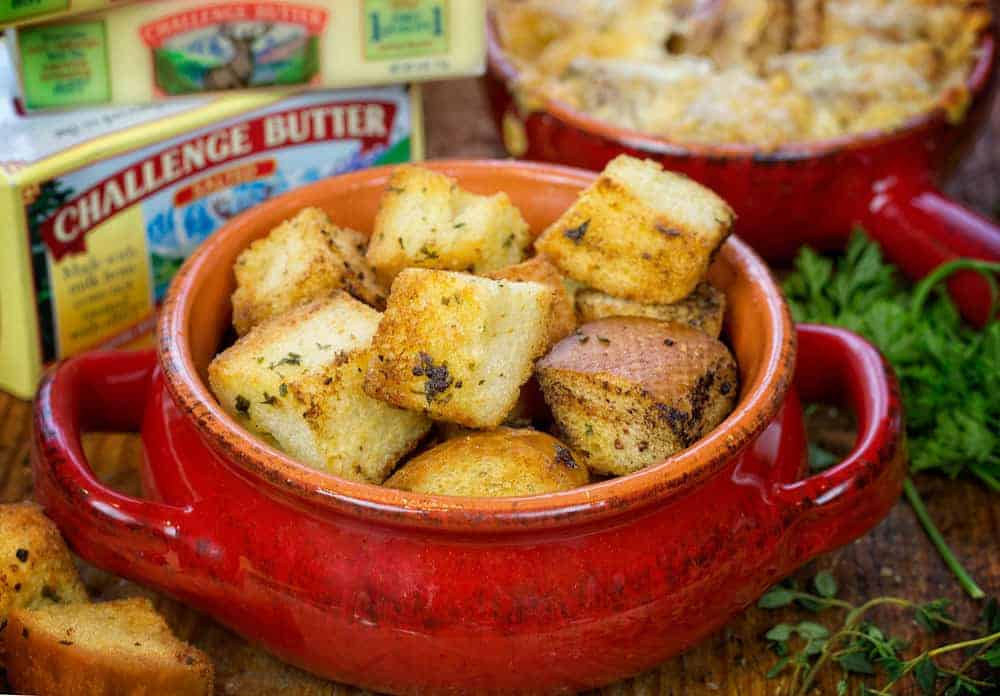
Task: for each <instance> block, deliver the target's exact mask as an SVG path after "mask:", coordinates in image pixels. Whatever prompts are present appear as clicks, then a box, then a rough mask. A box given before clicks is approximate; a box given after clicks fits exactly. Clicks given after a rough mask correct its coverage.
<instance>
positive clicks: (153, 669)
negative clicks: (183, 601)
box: [7, 598, 213, 696]
mask: <svg viewBox="0 0 1000 696" xmlns="http://www.w3.org/2000/svg"><path fill="white" fill-rule="evenodd" d="M111 605H114V606H113V610H114V611H116V612H120V613H121V614H122V615H125V614H133V615H134V614H143V615H148V616H143V617H142V619H143V620H144V621H147V622H148V623H150V624H152V625H153V629H154V630H153V634H152V635H150V634H149V633H146V634H144V635H142V634H139V633H134V634H129V633H123V634H122V635H121V637H120V640H121V642H122V644H121V647H122V649H120V650H115V649H108V648H107V647H106V646H101V647H99V648H94V647H92V646H90V645H88V644H87V643H86V642H84V641H81V640H79V639H78V638H77V635H78V634H79V633H81V632H83V631H84V630H85V628H84V627H83V626H81V625H80V623H81V622H84V621H88V620H89V619H88V618H87V615H86V612H88V611H95V612H96V611H104V612H106V611H108V609H109V607H110V606H111ZM84 607H85V608H84ZM73 609H74V614H75V615H74V616H73V617H72V621H74V622H76V623H67V624H66V625H65V626H60V627H59V629H58V630H57V629H56V628H55V627H54V626H52V625H51V619H49V618H46V617H42V616H41V615H40V614H41V612H43V611H45V610H39V611H37V612H33V611H31V610H27V609H18V610H16V611H14V612H13V613H12V614H11V616H10V625H9V630H10V631H11V640H10V645H9V656H8V663H7V677H8V679H9V680H10V682H11V684H12V685H13V686H14V688H16V689H17V690H18V691H20V692H22V693H31V694H40V695H46V694H54V695H55V694H58V695H59V696H133V695H134V696H145V695H146V694H157V695H159V694H164V695H167V694H170V695H171V696H209V695H210V694H212V689H213V670H212V664H211V662H210V661H209V659H208V657H207V656H206V655H205V654H204V653H202V652H201V651H200V650H198V649H196V648H193V647H191V646H190V645H187V644H185V643H182V642H181V641H179V640H177V639H176V638H173V636H172V634H170V629H169V628H167V625H166V622H165V621H163V619H162V617H160V616H159V615H158V614H156V612H155V610H154V609H153V607H152V605H151V604H150V602H149V600H147V599H145V598H141V599H140V598H136V599H127V600H119V601H117V602H106V603H103V604H88V605H75V606H74V607H73ZM97 618H100V617H97ZM97 618H95V619H92V620H95V621H96V620H97ZM100 621H101V623H99V624H97V625H95V626H91V627H89V629H90V630H98V631H104V632H105V633H107V632H108V631H109V630H114V629H113V628H111V629H108V628H107V627H106V625H105V624H106V620H104V619H103V618H100ZM116 640H117V637H116ZM147 640H149V641H155V642H157V643H158V644H159V645H160V646H166V647H167V648H168V649H169V652H170V654H169V655H167V656H165V655H163V654H155V655H154V654H149V655H140V654H139V653H140V649H141V646H139V648H136V646H135V645H134V643H136V642H140V643H141V642H143V641H147Z"/></svg>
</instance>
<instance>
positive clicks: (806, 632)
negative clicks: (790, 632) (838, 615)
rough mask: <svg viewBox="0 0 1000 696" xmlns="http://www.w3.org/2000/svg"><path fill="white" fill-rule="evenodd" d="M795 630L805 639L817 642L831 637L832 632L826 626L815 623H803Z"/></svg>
mask: <svg viewBox="0 0 1000 696" xmlns="http://www.w3.org/2000/svg"><path fill="white" fill-rule="evenodd" d="M795 630H796V632H797V633H798V634H799V635H800V636H802V637H803V638H810V639H814V640H815V639H823V638H829V637H830V631H829V630H828V629H827V627H826V626H823V625H822V624H818V623H815V622H813V621H802V622H801V623H799V624H798V625H797V626H796V627H795Z"/></svg>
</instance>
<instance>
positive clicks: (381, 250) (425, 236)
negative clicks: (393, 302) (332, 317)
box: [367, 166, 531, 286]
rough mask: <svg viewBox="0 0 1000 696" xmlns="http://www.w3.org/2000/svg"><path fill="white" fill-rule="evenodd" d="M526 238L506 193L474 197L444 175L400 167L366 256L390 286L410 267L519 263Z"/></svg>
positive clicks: (472, 268)
mask: <svg viewBox="0 0 1000 696" xmlns="http://www.w3.org/2000/svg"><path fill="white" fill-rule="evenodd" d="M530 241H531V239H530V236H529V231H528V223H526V222H525V221H524V218H523V217H521V213H520V211H518V209H517V208H515V207H514V205H513V204H512V203H511V202H510V199H509V198H508V197H507V194H506V193H496V194H493V195H492V196H480V195H476V194H474V193H469V192H468V191H465V190H463V189H461V188H460V187H459V186H458V184H457V182H456V181H455V180H454V179H452V178H450V177H448V176H445V175H444V174H439V173H438V172H434V171H431V170H429V169H424V168H423V167H417V166H403V167H399V168H397V169H396V170H395V171H394V172H393V174H392V177H391V178H390V180H389V185H388V187H387V189H386V192H385V194H384V195H383V197H382V201H381V202H380V204H379V210H378V214H377V216H376V217H375V230H374V232H373V233H372V240H371V244H370V246H369V247H368V256H367V258H368V262H369V263H370V264H371V265H372V266H374V267H375V271H376V273H377V274H378V277H379V279H380V280H381V281H382V282H383V283H384V284H385V285H387V286H388V285H390V284H391V283H392V279H393V278H395V277H396V274H397V273H399V272H400V271H401V270H403V269H404V268H408V267H420V268H440V269H447V270H453V271H468V272H470V273H488V272H489V271H494V270H497V269H499V268H503V267H504V266H509V265H511V264H514V263H518V262H520V261H521V259H523V258H524V250H525V248H527V246H528V244H529V243H530Z"/></svg>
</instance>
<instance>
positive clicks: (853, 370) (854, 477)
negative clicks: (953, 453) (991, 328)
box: [774, 324, 906, 568]
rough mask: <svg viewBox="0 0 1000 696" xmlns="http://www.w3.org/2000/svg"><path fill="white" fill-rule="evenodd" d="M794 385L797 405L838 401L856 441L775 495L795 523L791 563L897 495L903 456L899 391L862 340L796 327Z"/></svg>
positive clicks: (877, 513)
mask: <svg viewBox="0 0 1000 696" xmlns="http://www.w3.org/2000/svg"><path fill="white" fill-rule="evenodd" d="M798 335H799V351H798V364H797V367H796V371H795V385H796V390H797V391H798V393H799V396H800V397H801V398H802V400H803V401H804V402H808V401H812V402H824V403H843V404H844V405H846V406H847V407H849V408H850V409H851V410H852V411H853V412H854V414H855V416H856V418H857V429H858V435H857V441H856V442H855V445H854V449H853V450H852V451H851V452H850V454H848V455H847V456H846V457H845V458H844V460H843V461H841V462H839V463H838V464H836V465H834V466H833V467H831V468H829V469H826V470H825V471H822V472H820V473H817V474H815V475H813V476H810V477H808V478H806V479H803V480H800V481H795V482H793V483H781V484H777V485H776V488H775V491H774V495H775V498H776V499H777V500H778V501H780V503H781V504H782V507H784V508H785V509H786V510H788V514H787V515H786V516H785V519H788V520H791V524H792V525H794V527H793V529H792V534H791V536H790V539H791V540H792V542H791V546H790V548H789V549H788V552H789V553H790V558H789V562H790V566H789V567H792V568H797V567H798V566H799V565H801V564H802V563H804V562H805V561H807V560H808V559H809V558H812V557H813V556H816V555H818V554H821V553H825V552H827V551H830V550H832V549H835V548H837V547H838V546H843V545H844V544H846V543H848V542H850V541H852V540H853V539H855V538H857V537H859V536H861V535H862V534H864V533H865V532H867V531H868V530H869V529H870V528H871V527H872V526H874V524H875V523H876V522H878V520H880V519H882V517H884V516H885V515H886V514H887V513H888V512H889V510H890V509H891V508H892V506H893V504H894V503H895V502H896V500H897V499H898V498H899V495H900V492H901V490H902V485H903V478H904V476H905V474H906V451H905V449H906V448H905V439H904V430H903V416H902V408H901V405H900V400H899V387H898V384H897V382H896V378H895V376H894V374H893V372H892V368H890V367H889V366H888V364H886V362H885V361H884V360H883V359H882V356H881V354H880V353H879V352H878V350H877V349H876V348H875V347H874V346H872V345H871V344H870V343H868V341H866V340H865V339H863V338H861V337H860V336H858V335H857V334H854V333H852V332H850V331H847V330H845V329H839V328H835V327H831V326H820V325H815V324H800V325H799V326H798Z"/></svg>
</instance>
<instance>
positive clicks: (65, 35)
mask: <svg viewBox="0 0 1000 696" xmlns="http://www.w3.org/2000/svg"><path fill="white" fill-rule="evenodd" d="M18 41H19V43H20V50H21V62H22V70H21V74H22V78H23V81H24V100H25V102H26V103H27V105H28V108H29V109H41V108H50V107H60V106H68V105H73V104H104V103H106V102H109V101H111V81H110V79H109V76H108V55H107V54H108V52H107V43H106V37H105V30H104V23H103V22H100V21H96V22H75V23H69V24H56V25H51V26H45V25H42V26H37V27H27V28H25V29H22V30H21V31H20V32H19V33H18Z"/></svg>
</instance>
